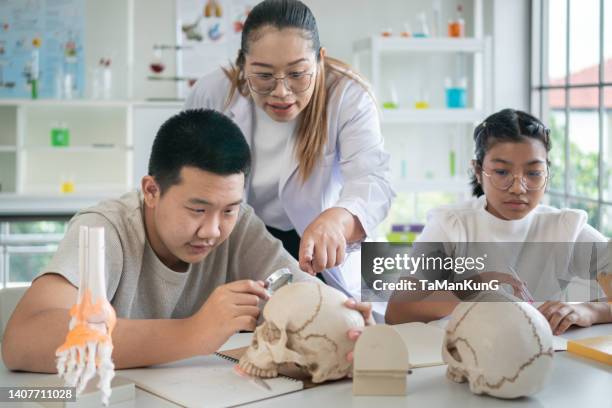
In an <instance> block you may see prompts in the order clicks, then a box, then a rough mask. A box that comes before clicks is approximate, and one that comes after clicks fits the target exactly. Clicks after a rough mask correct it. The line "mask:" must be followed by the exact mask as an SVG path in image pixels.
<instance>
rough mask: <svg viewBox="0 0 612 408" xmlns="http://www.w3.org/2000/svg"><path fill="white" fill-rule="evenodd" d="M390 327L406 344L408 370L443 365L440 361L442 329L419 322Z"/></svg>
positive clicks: (442, 338)
mask: <svg viewBox="0 0 612 408" xmlns="http://www.w3.org/2000/svg"><path fill="white" fill-rule="evenodd" d="M392 327H393V328H394V329H395V330H396V331H397V332H398V333H399V335H400V336H401V338H402V340H403V341H404V343H405V344H406V349H407V350H408V360H409V362H410V368H419V367H431V366H436V365H442V364H444V361H442V343H443V340H444V329H442V328H440V327H437V326H435V325H432V324H425V323H420V322H415V323H403V324H396V325H393V326H392Z"/></svg>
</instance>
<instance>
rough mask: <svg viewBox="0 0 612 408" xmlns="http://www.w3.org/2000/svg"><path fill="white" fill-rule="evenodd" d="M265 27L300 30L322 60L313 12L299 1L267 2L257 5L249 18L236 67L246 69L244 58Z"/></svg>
mask: <svg viewBox="0 0 612 408" xmlns="http://www.w3.org/2000/svg"><path fill="white" fill-rule="evenodd" d="M265 26H272V27H275V28H277V29H279V30H282V29H283V28H299V29H301V30H303V31H304V34H305V35H306V39H307V40H310V41H312V49H313V51H314V52H315V54H316V56H317V62H318V61H319V59H320V58H321V55H320V53H319V50H320V49H321V42H320V41H319V29H318V28H317V21H316V20H315V17H314V15H313V14H312V11H310V9H309V8H308V7H307V6H306V5H305V4H304V3H302V2H301V1H298V0H265V1H262V2H261V3H259V4H257V5H256V6H255V7H253V9H252V10H251V12H250V13H249V16H248V17H247V19H246V21H245V22H244V27H243V28H242V38H241V41H240V50H239V51H238V58H237V59H236V65H237V66H238V68H240V69H243V68H244V62H245V61H244V56H245V54H248V53H249V44H250V43H251V42H253V40H256V38H255V36H257V33H258V30H259V29H260V28H262V27H265Z"/></svg>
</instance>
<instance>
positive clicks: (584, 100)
mask: <svg viewBox="0 0 612 408" xmlns="http://www.w3.org/2000/svg"><path fill="white" fill-rule="evenodd" d="M532 15H533V19H532V75H531V77H532V105H531V106H532V110H533V113H534V114H535V115H536V116H538V117H540V118H541V119H542V120H543V121H544V122H545V123H546V124H547V125H548V126H549V127H550V128H551V138H552V143H553V148H552V151H551V154H550V157H551V174H552V178H551V181H550V184H549V188H548V196H549V199H550V203H551V204H552V205H554V206H558V207H572V208H581V209H583V210H585V211H586V212H587V214H588V215H589V223H590V224H591V225H592V226H593V227H595V228H597V229H599V230H600V231H601V232H602V233H603V234H605V235H607V236H612V2H611V1H607V0H537V1H534V2H533V14H532Z"/></svg>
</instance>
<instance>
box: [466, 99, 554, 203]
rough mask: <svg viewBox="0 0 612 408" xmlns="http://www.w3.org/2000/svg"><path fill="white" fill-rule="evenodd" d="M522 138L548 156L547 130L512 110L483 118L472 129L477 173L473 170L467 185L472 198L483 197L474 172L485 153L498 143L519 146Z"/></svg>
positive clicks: (479, 167)
mask: <svg viewBox="0 0 612 408" xmlns="http://www.w3.org/2000/svg"><path fill="white" fill-rule="evenodd" d="M526 138H532V139H537V140H539V141H540V142H542V144H543V145H544V147H545V148H546V152H547V153H548V152H549V151H550V148H551V142H550V129H548V128H547V127H546V126H544V124H543V123H542V122H541V121H540V120H539V119H538V118H536V117H534V116H532V115H530V114H528V113H526V112H523V111H520V110H515V109H504V110H501V111H499V112H497V113H494V114H492V115H491V116H489V117H488V118H486V119H485V120H484V121H483V122H482V123H481V124H480V125H478V126H476V129H474V155H475V159H474V160H475V162H476V165H477V166H478V169H475V170H474V174H472V177H471V181H470V184H471V185H472V195H474V196H476V197H480V196H481V195H483V194H484V191H483V190H482V186H481V185H480V183H478V179H477V178H476V174H475V172H476V171H479V170H480V169H482V162H483V160H484V157H485V155H486V153H487V151H488V150H489V149H490V148H491V147H493V145H495V144H496V143H498V142H514V143H519V142H522V141H524V140H525V139H526ZM546 164H547V166H550V161H549V160H548V157H547V158H546Z"/></svg>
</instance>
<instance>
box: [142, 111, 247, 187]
mask: <svg viewBox="0 0 612 408" xmlns="http://www.w3.org/2000/svg"><path fill="white" fill-rule="evenodd" d="M183 167H196V168H198V169H200V170H204V171H208V172H211V173H214V174H218V175H220V176H228V175H232V174H238V173H243V174H244V175H245V177H246V176H248V174H249V170H250V168H251V153H250V150H249V145H248V144H247V142H246V140H245V138H244V136H243V134H242V131H241V130H240V128H239V127H238V125H236V124H235V123H234V122H232V120H231V119H230V118H228V117H227V116H225V115H223V114H222V113H220V112H217V111H214V110H211V109H192V110H186V111H182V112H181V113H178V114H176V115H174V116H172V117H171V118H170V119H168V120H167V121H166V122H164V124H163V125H161V127H160V128H159V131H158V132H157V135H156V136H155V140H154V141H153V147H152V149H151V156H150V158H149V175H150V176H153V177H154V178H155V181H157V183H158V184H159V186H160V190H161V193H162V194H163V193H165V192H166V190H167V189H169V188H170V187H172V186H173V185H175V184H179V183H180V182H181V178H180V175H181V170H182V169H183Z"/></svg>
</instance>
